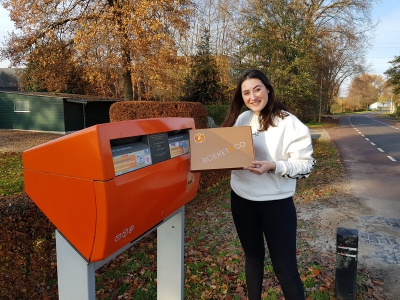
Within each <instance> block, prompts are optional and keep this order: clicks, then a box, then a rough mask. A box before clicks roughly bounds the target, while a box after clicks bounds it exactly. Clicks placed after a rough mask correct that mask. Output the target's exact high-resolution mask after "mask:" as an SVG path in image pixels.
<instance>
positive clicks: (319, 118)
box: [318, 69, 322, 123]
mask: <svg viewBox="0 0 400 300" xmlns="http://www.w3.org/2000/svg"><path fill="white" fill-rule="evenodd" d="M321 113H322V69H321V95H320V98H319V114H318V123H321Z"/></svg>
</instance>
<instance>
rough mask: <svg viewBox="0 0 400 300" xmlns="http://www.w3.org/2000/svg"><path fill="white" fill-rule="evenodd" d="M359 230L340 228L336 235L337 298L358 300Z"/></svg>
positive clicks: (340, 299) (339, 299)
mask: <svg viewBox="0 0 400 300" xmlns="http://www.w3.org/2000/svg"><path fill="white" fill-rule="evenodd" d="M357 254H358V230H356V229H348V228H338V229H337V234H336V275H335V297H336V299H338V300H355V299H356V279H357Z"/></svg>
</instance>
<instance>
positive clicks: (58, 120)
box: [0, 91, 121, 133]
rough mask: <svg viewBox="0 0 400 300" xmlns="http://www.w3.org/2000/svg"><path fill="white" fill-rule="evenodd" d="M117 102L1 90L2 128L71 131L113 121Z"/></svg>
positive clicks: (0, 112) (70, 95)
mask: <svg viewBox="0 0 400 300" xmlns="http://www.w3.org/2000/svg"><path fill="white" fill-rule="evenodd" d="M116 101H121V100H116V99H106V98H97V97H90V96H84V95H74V94H56V95H52V94H44V93H25V92H5V91H0V128H1V129H19V130H36V131H49V132H60V133H69V132H73V131H77V130H81V129H83V128H86V127H90V126H92V125H96V124H100V123H108V122H110V117H109V109H110V106H111V105H112V104H113V103H114V102H116Z"/></svg>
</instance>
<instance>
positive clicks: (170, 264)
mask: <svg viewBox="0 0 400 300" xmlns="http://www.w3.org/2000/svg"><path fill="white" fill-rule="evenodd" d="M184 226H185V207H184V206H183V207H181V208H180V209H179V210H177V211H176V212H175V213H173V214H172V215H171V216H170V217H169V218H167V219H166V220H164V222H163V223H162V224H161V225H159V226H158V227H157V299H158V300H183V295H184V230H185V227H184ZM151 231H152V230H150V231H149V232H147V233H146V234H145V235H143V236H142V237H144V236H146V235H147V234H148V233H150V232H151ZM142 237H141V238H142ZM141 238H140V239H141ZM140 239H137V240H135V241H134V242H133V243H131V244H128V245H126V246H124V247H123V248H121V249H119V250H118V251H117V252H115V253H113V254H112V255H110V256H109V257H107V258H106V259H104V260H102V261H98V262H92V263H89V262H88V261H86V260H85V259H84V258H83V257H82V256H81V254H80V253H79V252H78V251H77V250H76V249H75V248H74V247H73V246H72V245H71V244H70V243H69V242H68V240H67V239H66V238H65V237H64V236H63V235H62V234H61V233H60V232H59V231H58V230H56V252H57V276H58V297H59V299H60V300H71V299H79V300H96V282H95V271H96V270H97V269H98V268H100V267H101V266H103V265H104V264H106V263H107V262H109V261H111V260H112V259H114V258H115V257H116V256H117V255H119V254H121V253H122V252H123V251H125V250H126V249H128V248H130V247H131V246H132V245H133V244H135V243H136V242H138V241H139V240H140Z"/></svg>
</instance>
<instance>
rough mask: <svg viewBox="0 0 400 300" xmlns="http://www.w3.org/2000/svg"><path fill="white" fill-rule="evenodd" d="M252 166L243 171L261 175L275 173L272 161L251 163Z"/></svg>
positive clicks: (274, 165)
mask: <svg viewBox="0 0 400 300" xmlns="http://www.w3.org/2000/svg"><path fill="white" fill-rule="evenodd" d="M251 163H252V164H254V166H252V167H245V168H243V170H249V171H250V172H251V173H254V174H257V175H261V174H263V173H268V172H269V171H275V167H276V164H275V163H274V162H273V161H252V162H251Z"/></svg>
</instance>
